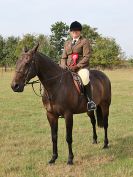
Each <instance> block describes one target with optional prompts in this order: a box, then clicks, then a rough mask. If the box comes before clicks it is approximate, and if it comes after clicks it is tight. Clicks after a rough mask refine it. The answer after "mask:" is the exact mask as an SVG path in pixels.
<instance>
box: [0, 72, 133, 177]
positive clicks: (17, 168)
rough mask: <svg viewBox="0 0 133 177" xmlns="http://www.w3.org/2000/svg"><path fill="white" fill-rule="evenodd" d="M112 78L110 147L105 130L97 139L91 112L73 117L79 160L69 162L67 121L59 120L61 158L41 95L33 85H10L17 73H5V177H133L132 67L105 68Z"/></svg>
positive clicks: (0, 98) (1, 106) (1, 165)
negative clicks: (56, 155)
mask: <svg viewBox="0 0 133 177" xmlns="http://www.w3.org/2000/svg"><path fill="white" fill-rule="evenodd" d="M105 73H106V74H107V75H108V76H109V78H110V79H111V82H112V104H111V109H110V116H109V140H110V148H109V149H108V150H103V149H102V146H103V129H100V128H97V134H98V140H99V143H98V144H97V145H93V144H92V143H91V142H92V128H91V123H90V121H89V119H88V117H87V115H86V114H81V115H76V116H74V129H73V140H74V141H73V151H74V155H75V159H74V165H73V166H68V165H66V162H67V157H68V149H67V143H66V141H65V122H64V119H60V120H59V139H58V148H59V158H58V160H57V161H56V164H55V165H48V164H47V162H48V160H49V159H50V157H51V150H52V146H51V135H50V127H49V124H48V121H47V118H46V115H45V110H44V108H43V105H42V102H41V99H40V98H39V97H37V96H35V95H34V93H33V92H32V89H31V87H30V86H28V87H26V89H25V91H24V92H23V93H21V94H20V93H14V92H12V90H11V89H10V82H11V80H12V77H13V74H12V73H10V72H8V73H4V72H3V73H2V72H0V177H133V70H130V69H128V70H122V69H121V70H114V71H105Z"/></svg>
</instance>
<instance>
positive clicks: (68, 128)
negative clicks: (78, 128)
mask: <svg viewBox="0 0 133 177" xmlns="http://www.w3.org/2000/svg"><path fill="white" fill-rule="evenodd" d="M65 121H66V141H67V143H68V149H69V156H68V162H67V164H69V165H72V164H73V158H74V155H73V152H72V129H73V115H72V114H67V115H65Z"/></svg>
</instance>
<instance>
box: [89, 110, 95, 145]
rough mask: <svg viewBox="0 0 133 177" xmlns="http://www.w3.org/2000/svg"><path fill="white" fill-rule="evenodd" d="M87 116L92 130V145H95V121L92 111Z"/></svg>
mask: <svg viewBox="0 0 133 177" xmlns="http://www.w3.org/2000/svg"><path fill="white" fill-rule="evenodd" d="M87 114H88V116H89V117H90V120H91V123H92V128H93V144H97V133H96V119H95V115H94V111H91V112H88V113H87Z"/></svg>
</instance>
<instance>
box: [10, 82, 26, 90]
mask: <svg viewBox="0 0 133 177" xmlns="http://www.w3.org/2000/svg"><path fill="white" fill-rule="evenodd" d="M11 88H12V90H13V91H14V92H23V90H24V85H23V84H18V83H15V82H14V83H12V84H11Z"/></svg>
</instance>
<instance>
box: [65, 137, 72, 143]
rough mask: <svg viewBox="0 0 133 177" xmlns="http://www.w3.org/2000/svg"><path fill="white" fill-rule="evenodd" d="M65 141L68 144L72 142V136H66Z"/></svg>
mask: <svg viewBox="0 0 133 177" xmlns="http://www.w3.org/2000/svg"><path fill="white" fill-rule="evenodd" d="M66 141H67V143H68V144H72V137H68V136H67V137H66Z"/></svg>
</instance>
